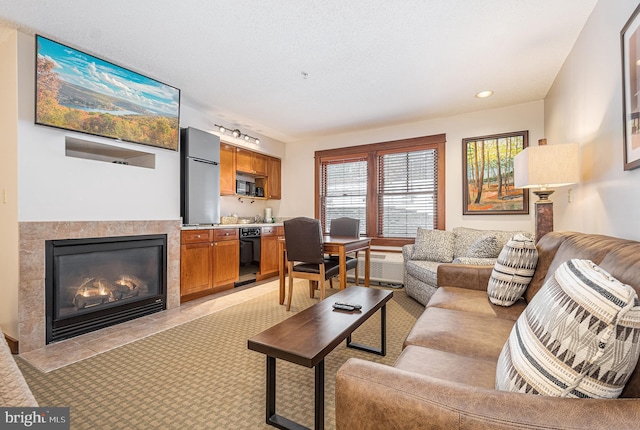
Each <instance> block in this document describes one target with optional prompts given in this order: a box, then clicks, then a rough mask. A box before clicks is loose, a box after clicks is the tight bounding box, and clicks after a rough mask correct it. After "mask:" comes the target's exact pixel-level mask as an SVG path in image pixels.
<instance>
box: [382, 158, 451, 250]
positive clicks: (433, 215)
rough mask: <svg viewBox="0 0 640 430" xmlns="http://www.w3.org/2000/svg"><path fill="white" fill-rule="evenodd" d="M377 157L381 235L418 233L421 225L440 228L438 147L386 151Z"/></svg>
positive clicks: (402, 235)
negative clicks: (438, 224)
mask: <svg viewBox="0 0 640 430" xmlns="http://www.w3.org/2000/svg"><path fill="white" fill-rule="evenodd" d="M377 160H378V234H379V236H380V237H415V236H416V231H417V229H418V227H427V228H436V226H437V221H438V219H437V216H438V210H437V203H438V175H437V172H438V151H437V150H435V149H424V150H416V151H408V152H393V153H385V154H380V155H379V156H378V157H377Z"/></svg>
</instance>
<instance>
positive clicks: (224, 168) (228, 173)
mask: <svg viewBox="0 0 640 430" xmlns="http://www.w3.org/2000/svg"><path fill="white" fill-rule="evenodd" d="M235 193H236V147H235V146H231V145H227V144H225V143H222V144H221V145H220V195H221V196H229V195H233V194H235Z"/></svg>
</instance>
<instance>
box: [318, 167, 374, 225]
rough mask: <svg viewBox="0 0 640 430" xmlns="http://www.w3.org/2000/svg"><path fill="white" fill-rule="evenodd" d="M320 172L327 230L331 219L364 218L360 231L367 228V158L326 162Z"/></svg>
mask: <svg viewBox="0 0 640 430" xmlns="http://www.w3.org/2000/svg"><path fill="white" fill-rule="evenodd" d="M321 166H322V167H321V168H322V172H321V175H320V205H321V211H320V214H321V222H322V225H323V228H324V231H325V233H328V232H329V226H330V225H331V220H332V219H335V218H340V217H349V218H356V219H359V220H360V233H361V234H363V235H364V234H365V233H366V231H367V167H368V166H367V158H366V157H358V158H349V159H340V160H328V161H323V162H322V164H321Z"/></svg>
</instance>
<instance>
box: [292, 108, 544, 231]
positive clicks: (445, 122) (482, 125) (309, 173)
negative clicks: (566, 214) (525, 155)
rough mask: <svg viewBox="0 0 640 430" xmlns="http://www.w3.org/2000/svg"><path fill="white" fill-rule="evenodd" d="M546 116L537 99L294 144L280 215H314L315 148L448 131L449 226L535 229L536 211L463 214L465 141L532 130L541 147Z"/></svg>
mask: <svg viewBox="0 0 640 430" xmlns="http://www.w3.org/2000/svg"><path fill="white" fill-rule="evenodd" d="M543 117H544V113H543V102H542V101H538V102H531V103H525V104H520V105H515V106H509V107H506V108H501V109H492V110H485V111H480V112H473V113H469V114H464V115H458V116H454V117H449V118H440V119H435V120H429V121H422V122H417V123H413V124H407V125H402V126H395V127H387V128H380V129H377V130H369V131H364V132H356V133H349V134H344V135H340V136H332V137H327V138H323V139H316V140H311V141H307V142H301V143H295V144H289V145H287V153H286V158H285V163H284V164H283V165H284V167H283V190H282V193H283V196H285V199H284V200H283V201H282V204H281V207H280V214H281V216H287V217H293V216H310V217H312V216H313V215H314V198H315V196H314V193H313V190H314V158H313V157H314V151H318V150H324V149H331V148H338V147H343V146H354V145H362V144H368V143H377V142H386V141H392V140H400V139H406V138H411V137H418V136H428V135H434V134H440V133H445V134H446V136H447V144H446V228H447V230H451V229H452V228H453V227H457V226H462V225H464V226H466V227H471V228H480V229H504V230H520V229H523V230H528V231H532V232H533V231H534V224H533V209H531V210H530V214H529V215H462V202H463V199H462V196H463V191H462V178H463V172H462V139H463V138H467V137H476V136H485V135H490V134H497V133H506V132H512V131H521V130H529V144H530V145H536V144H537V142H538V139H540V138H542V137H544V136H543ZM532 197H534V198H530V199H529V200H530V202H533V201H534V200H535V196H533V195H532Z"/></svg>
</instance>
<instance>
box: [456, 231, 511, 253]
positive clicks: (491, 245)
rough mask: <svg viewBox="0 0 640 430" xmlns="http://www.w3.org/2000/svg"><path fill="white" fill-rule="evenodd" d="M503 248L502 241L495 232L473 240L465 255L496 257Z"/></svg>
mask: <svg viewBox="0 0 640 430" xmlns="http://www.w3.org/2000/svg"><path fill="white" fill-rule="evenodd" d="M501 250H502V243H501V242H500V241H499V240H498V238H497V237H496V236H495V235H494V234H485V235H484V236H481V237H480V238H479V239H478V240H476V241H475V242H473V243H472V244H471V246H470V247H469V249H468V250H467V255H466V256H465V257H471V258H496V257H498V255H499V254H500V251H501Z"/></svg>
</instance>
